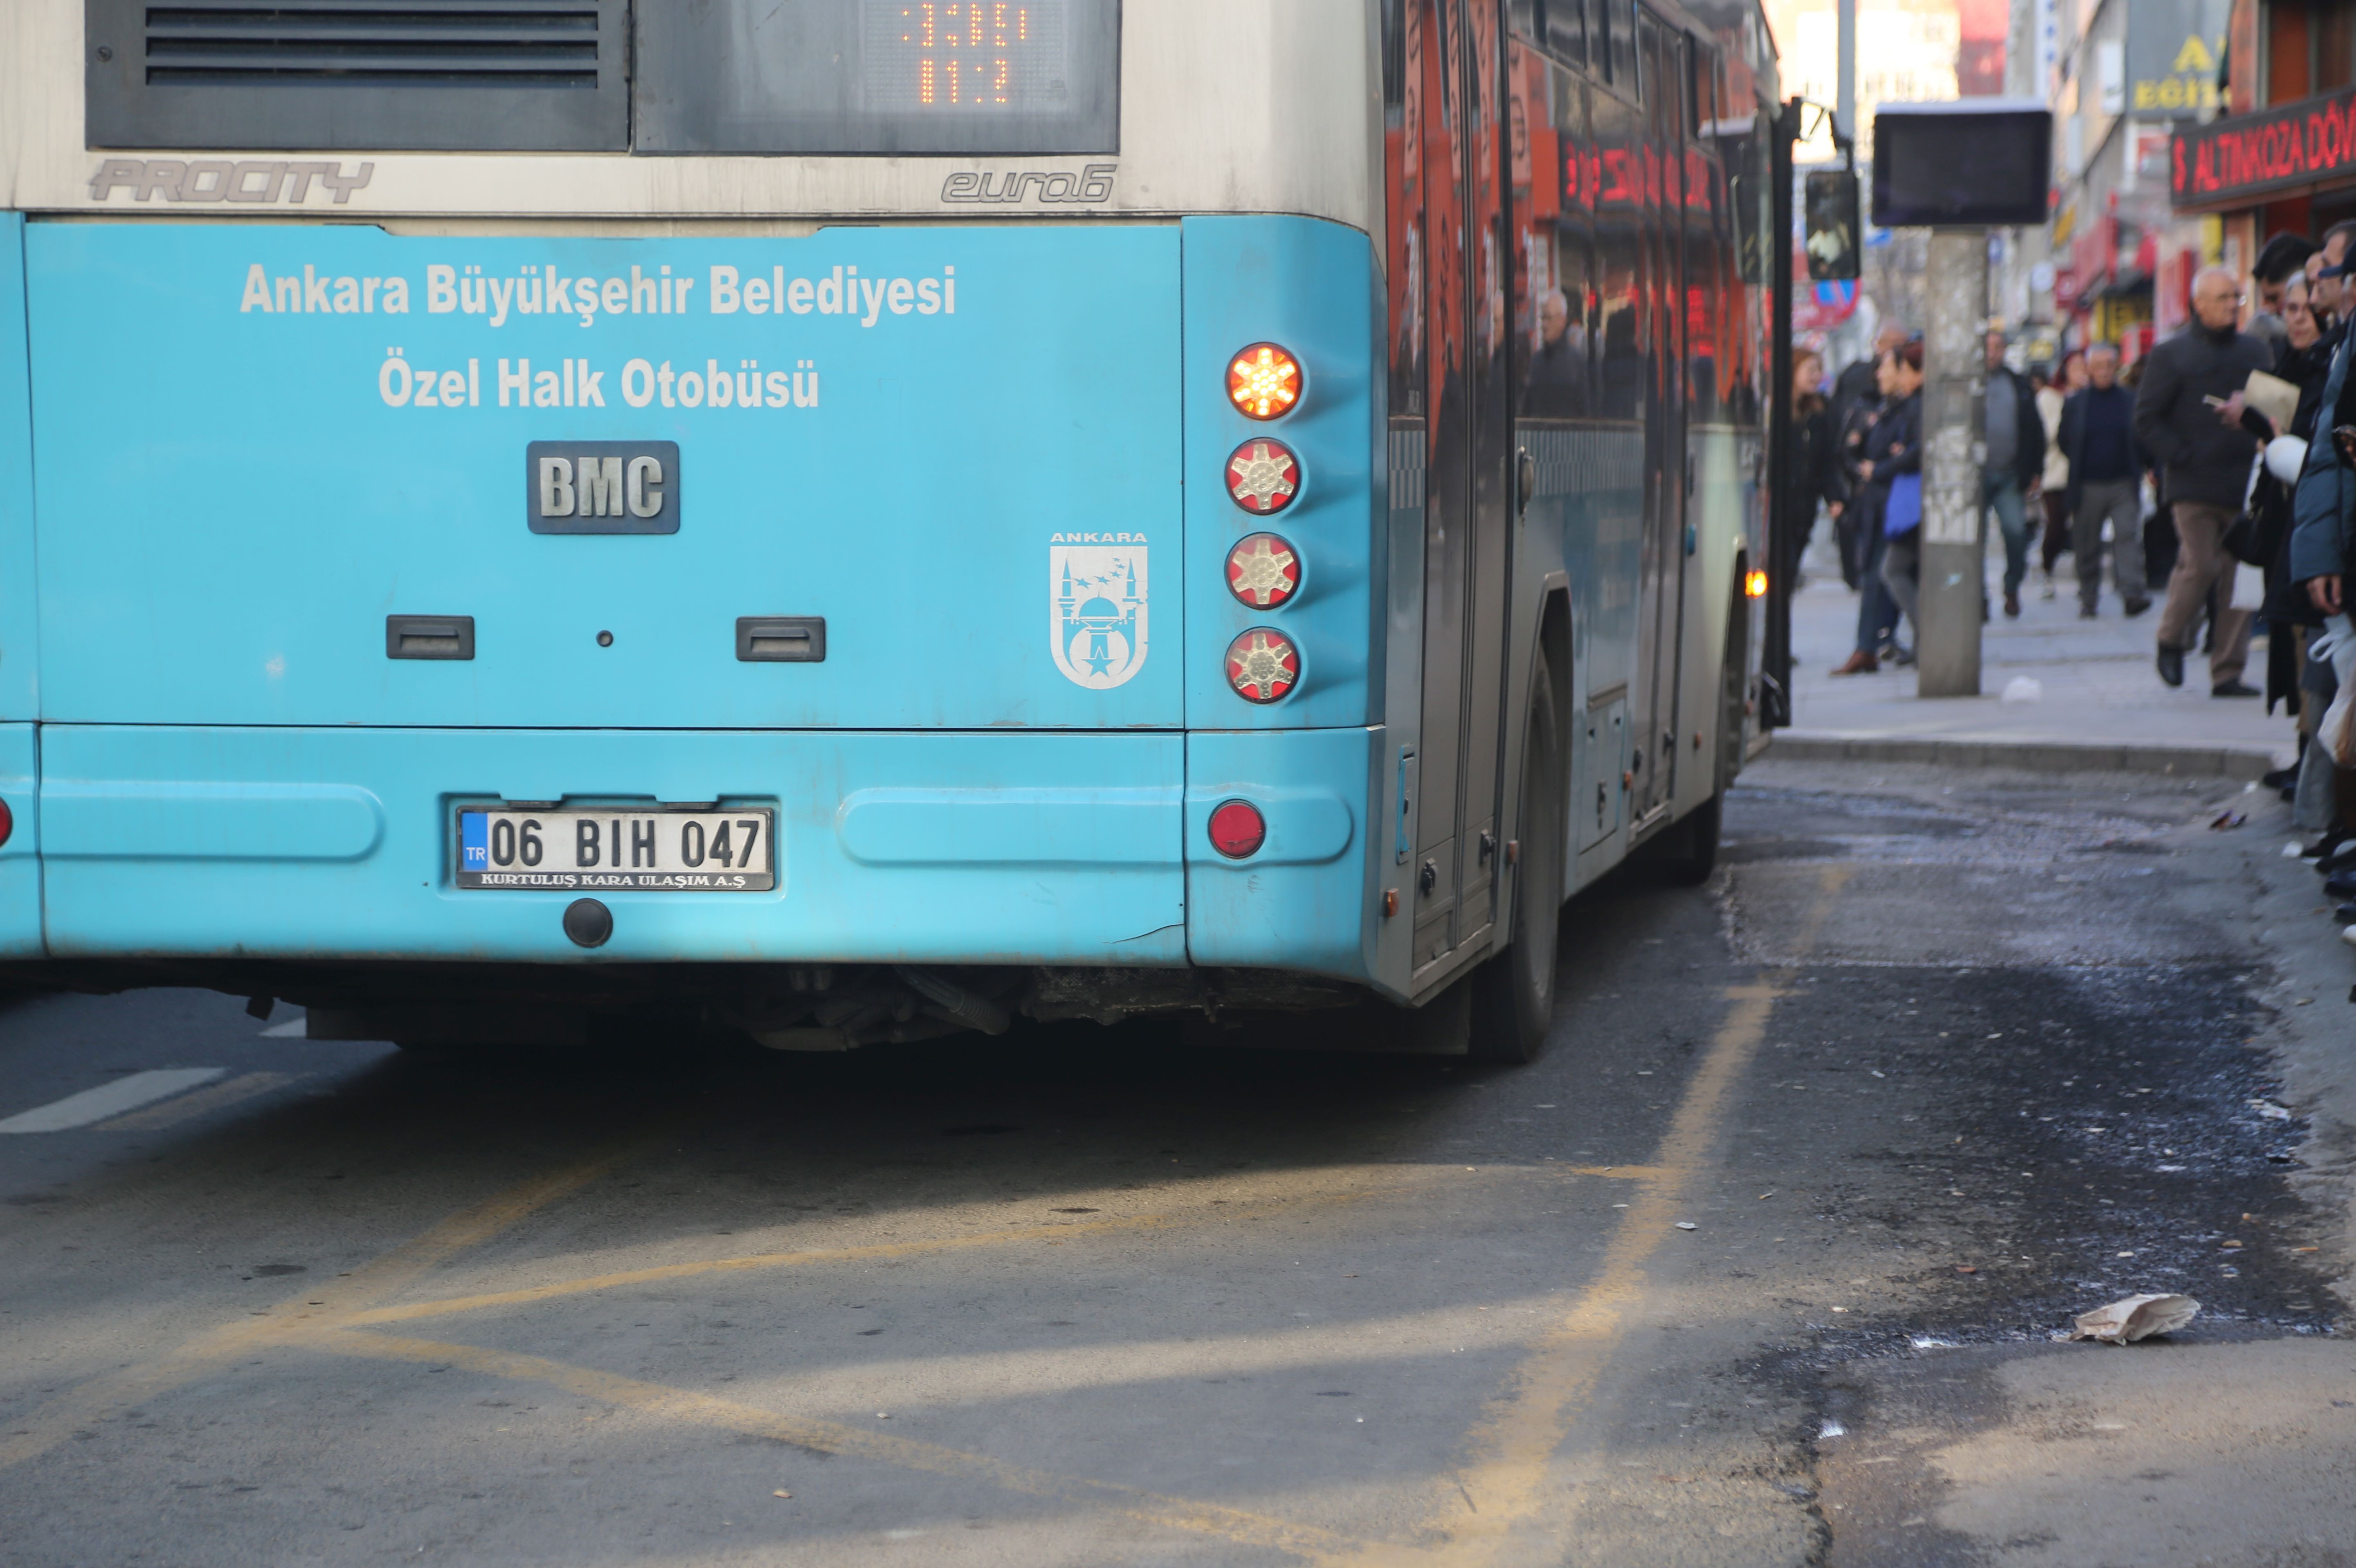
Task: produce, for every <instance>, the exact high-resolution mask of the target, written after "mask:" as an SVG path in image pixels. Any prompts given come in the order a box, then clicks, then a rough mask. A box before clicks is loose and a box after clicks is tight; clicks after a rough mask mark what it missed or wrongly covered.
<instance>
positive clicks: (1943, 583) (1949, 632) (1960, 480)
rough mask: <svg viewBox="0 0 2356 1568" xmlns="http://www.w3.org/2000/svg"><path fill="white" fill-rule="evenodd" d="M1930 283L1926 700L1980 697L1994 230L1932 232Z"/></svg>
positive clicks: (1925, 398)
mask: <svg viewBox="0 0 2356 1568" xmlns="http://www.w3.org/2000/svg"><path fill="white" fill-rule="evenodd" d="M1923 282H1924V283H1925V285H1926V287H1925V290H1924V292H1925V293H1926V294H1927V295H1928V296H1929V316H1930V319H1929V320H1928V322H1926V323H1925V324H1924V325H1925V330H1924V333H1923V343H1922V347H1923V360H1922V372H1923V381H1922V625H1921V626H1920V627H1919V628H1917V633H1918V636H1919V641H1918V642H1917V643H1916V645H1915V652H1916V656H1917V657H1918V658H1919V659H1920V661H1921V667H1920V672H1919V673H1920V676H1921V683H1920V686H1919V688H1918V689H1919V691H1920V692H1921V694H1922V696H1924V697H1977V696H1978V695H1979V694H1980V611H1981V596H1982V594H1983V593H1984V592H1985V591H1986V590H1985V569H1984V567H1983V562H1984V561H1985V560H1986V559H1987V549H1986V547H1985V546H1984V544H1983V543H1982V541H1981V538H1980V514H1981V510H1982V507H1981V501H1982V499H1983V496H1984V494H1985V493H1984V492H1983V490H1982V489H1981V485H1980V456H1981V452H1982V449H1983V447H1984V444H1985V443H1984V442H1983V441H1982V439H1981V413H1980V410H1981V407H1982V403H1981V399H1982V397H1983V395H1984V393H1985V390H1986V365H1987V357H1986V356H1987V349H1986V342H1987V339H1986V336H1985V334H1986V331H1987V282H1988V264H1987V230H1985V229H1934V230H1933V232H1932V235H1931V256H1930V265H1929V267H1928V269H1927V270H1926V272H1925V276H1924V279H1923Z"/></svg>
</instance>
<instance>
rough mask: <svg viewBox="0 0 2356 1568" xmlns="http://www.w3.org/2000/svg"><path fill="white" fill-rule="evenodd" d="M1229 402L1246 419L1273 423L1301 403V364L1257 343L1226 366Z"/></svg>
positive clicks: (1274, 348) (1278, 351) (1277, 350)
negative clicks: (1273, 420) (1277, 417)
mask: <svg viewBox="0 0 2356 1568" xmlns="http://www.w3.org/2000/svg"><path fill="white" fill-rule="evenodd" d="M1227 398H1228V400H1230V401H1231V402H1233V403H1234V404H1235V405H1236V408H1237V410H1238V411H1240V412H1241V413H1242V414H1243V416H1244V417H1245V418H1246V419H1254V420H1272V419H1274V418H1276V416H1277V415H1279V414H1281V413H1288V412H1290V411H1291V408H1292V405H1293V404H1295V403H1297V402H1299V401H1300V400H1301V361H1299V360H1298V359H1295V358H1294V357H1292V356H1291V355H1290V354H1287V353H1286V352H1285V351H1284V350H1283V349H1281V348H1279V347H1277V346H1276V345H1275V344H1273V343H1255V344H1253V345H1252V346H1251V347H1248V348H1247V349H1245V350H1244V351H1243V352H1242V353H1240V354H1238V355H1237V356H1236V357H1234V358H1233V359H1231V360H1229V361H1228V362H1227Z"/></svg>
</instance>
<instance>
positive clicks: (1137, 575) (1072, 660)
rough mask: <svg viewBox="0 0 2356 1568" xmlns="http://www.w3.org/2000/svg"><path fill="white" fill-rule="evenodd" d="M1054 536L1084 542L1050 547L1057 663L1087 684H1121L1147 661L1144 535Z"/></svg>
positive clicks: (1101, 687)
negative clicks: (1101, 541)
mask: <svg viewBox="0 0 2356 1568" xmlns="http://www.w3.org/2000/svg"><path fill="white" fill-rule="evenodd" d="M1055 538H1056V539H1058V540H1066V539H1069V540H1077V541H1085V542H1078V543H1068V544H1066V543H1055V544H1051V545H1049V546H1048V547H1047V609H1048V626H1047V631H1048V641H1049V644H1050V645H1051V646H1052V647H1053V648H1054V650H1055V667H1056V668H1057V669H1059V670H1062V671H1063V672H1064V674H1065V675H1066V677H1069V678H1070V679H1071V680H1072V681H1073V682H1074V683H1075V684H1076V685H1079V686H1085V687H1087V688H1089V689H1090V690H1092V691H1109V690H1111V689H1112V688H1114V687H1116V686H1123V685H1126V684H1128V682H1129V680H1130V677H1132V676H1134V675H1136V674H1137V672H1138V671H1139V670H1141V669H1143V668H1144V667H1145V556H1146V550H1145V536H1144V535H1143V534H1057V535H1056V536H1055ZM1098 540H1104V541H1107V542H1104V543H1098V542H1096V541H1098ZM1113 541H1118V542H1113Z"/></svg>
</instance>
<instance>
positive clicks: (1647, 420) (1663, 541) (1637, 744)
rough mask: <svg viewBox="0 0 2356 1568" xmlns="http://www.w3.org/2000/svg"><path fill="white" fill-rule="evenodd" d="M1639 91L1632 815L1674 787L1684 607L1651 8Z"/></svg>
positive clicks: (1666, 142) (1660, 45)
mask: <svg viewBox="0 0 2356 1568" xmlns="http://www.w3.org/2000/svg"><path fill="white" fill-rule="evenodd" d="M1636 18H1637V20H1636V35H1637V37H1636V41H1637V51H1638V59H1639V61H1640V73H1641V77H1642V93H1643V98H1644V118H1643V124H1644V236H1645V237H1644V272H1645V280H1644V291H1645V293H1644V303H1643V305H1642V307H1641V308H1642V309H1643V310H1644V312H1645V314H1646V315H1647V316H1648V318H1649V319H1648V321H1647V323H1646V335H1647V336H1648V337H1649V338H1650V339H1651V343H1650V347H1651V349H1652V353H1651V355H1650V357H1649V358H1650V363H1649V365H1648V366H1647V367H1646V368H1645V372H1644V377H1645V379H1644V387H1645V392H1644V490H1645V496H1644V502H1645V505H1644V552H1643V565H1642V570H1641V575H1640V576H1639V578H1638V581H1637V588H1636V592H1637V640H1636V648H1637V654H1636V663H1637V682H1636V690H1635V692H1634V693H1633V708H1634V720H1633V723H1634V729H1635V734H1634V736H1633V746H1632V749H1631V755H1630V762H1631V764H1632V767H1633V772H1634V775H1635V778H1634V799H1633V802H1632V803H1631V805H1632V812H1633V816H1634V817H1635V820H1636V821H1637V822H1638V823H1639V824H1642V823H1643V822H1644V819H1645V817H1646V816H1650V815H1651V814H1652V813H1653V812H1655V811H1657V810H1660V809H1662V808H1663V807H1665V806H1666V805H1668V803H1669V801H1670V799H1671V798H1672V796H1673V795H1674V794H1675V792H1676V765H1677V754H1678V747H1677V743H1676V737H1677V650H1678V645H1679V643H1680V641H1681V640H1682V638H1681V632H1682V627H1681V625H1680V624H1679V623H1680V621H1681V620H1682V618H1683V617H1682V612H1683V610H1684V605H1685V565H1686V549H1685V511H1686V507H1685V501H1686V495H1685V493H1686V428H1685V427H1686V407H1685V377H1684V376H1683V375H1682V374H1681V369H1682V367H1683V365H1684V360H1685V350H1684V330H1685V320H1684V316H1685V313H1684V312H1683V311H1682V310H1680V309H1679V308H1678V306H1679V304H1680V302H1681V301H1682V299H1683V297H1684V293H1685V291H1684V288H1683V286H1682V283H1683V279H1684V276H1685V246H1684V240H1683V236H1684V228H1685V225H1684V222H1683V220H1682V218H1681V217H1680V209H1681V203H1680V197H1681V195H1682V192H1683V187H1684V170H1685V141H1684V121H1683V116H1682V115H1680V114H1679V113H1678V112H1677V107H1676V106H1677V104H1678V102H1679V95H1680V83H1681V81H1682V80H1683V75H1682V68H1681V65H1680V40H1679V38H1678V37H1677V35H1676V34H1675V33H1674V32H1672V31H1670V30H1669V29H1667V28H1665V27H1662V26H1661V24H1660V23H1659V22H1658V21H1657V20H1655V17H1654V16H1653V15H1652V13H1651V12H1649V11H1645V10H1643V9H1641V8H1640V9H1639V10H1638V11H1637V13H1636Z"/></svg>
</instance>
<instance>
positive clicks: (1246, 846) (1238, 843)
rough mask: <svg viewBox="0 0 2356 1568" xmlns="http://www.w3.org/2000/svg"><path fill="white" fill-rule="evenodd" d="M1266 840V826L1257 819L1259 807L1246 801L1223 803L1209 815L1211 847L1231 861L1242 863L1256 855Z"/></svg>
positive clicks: (1261, 819)
mask: <svg viewBox="0 0 2356 1568" xmlns="http://www.w3.org/2000/svg"><path fill="white" fill-rule="evenodd" d="M1267 841H1268V823H1267V822H1266V821H1265V820H1264V819H1263V818H1262V817H1261V816H1260V814H1259V807H1258V806H1256V805H1252V803H1251V802H1249V801H1248V800H1230V801H1225V802H1222V803H1221V804H1220V805H1219V808H1218V809H1217V810H1216V811H1214V812H1212V813H1211V848H1214V849H1216V850H1217V851H1218V852H1219V853H1220V854H1222V855H1225V856H1226V858H1227V859H1230V860H1241V859H1246V858H1247V857H1248V856H1252V855H1256V854H1258V852H1259V847H1260V846H1261V845H1262V844H1264V843H1266V842H1267Z"/></svg>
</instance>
